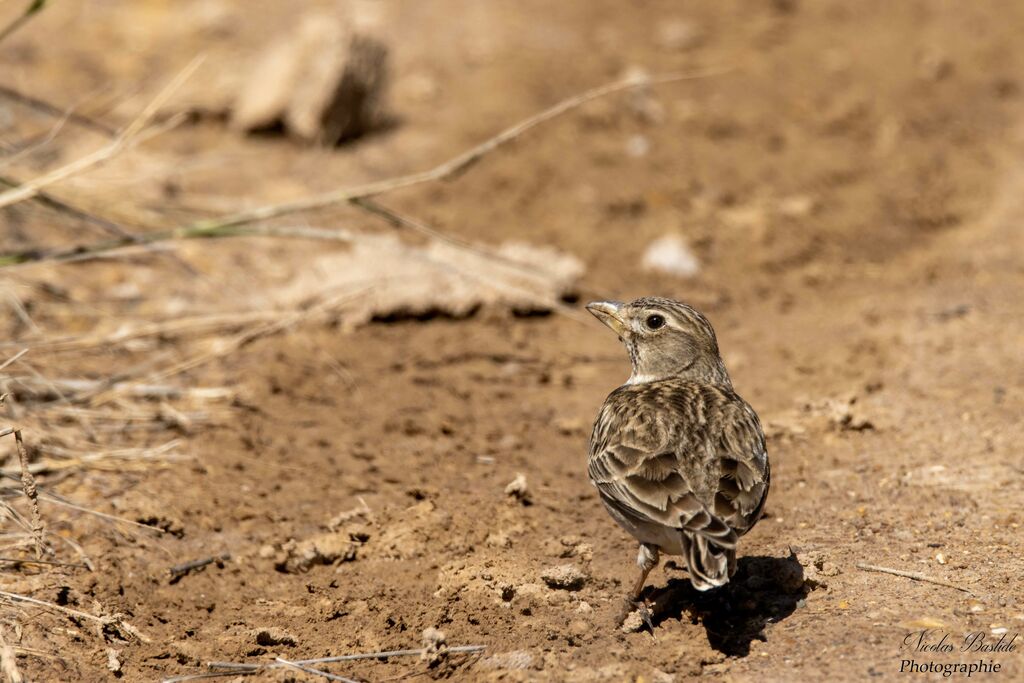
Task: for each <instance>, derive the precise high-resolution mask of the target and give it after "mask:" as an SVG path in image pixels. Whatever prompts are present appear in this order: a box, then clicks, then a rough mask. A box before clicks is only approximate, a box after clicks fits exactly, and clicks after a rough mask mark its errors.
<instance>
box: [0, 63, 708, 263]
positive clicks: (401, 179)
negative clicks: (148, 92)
mask: <svg viewBox="0 0 1024 683" xmlns="http://www.w3.org/2000/svg"><path fill="white" fill-rule="evenodd" d="M725 71H726V69H717V70H707V71H702V72H693V73H686V74H669V75H663V76H635V77H630V78H626V79H624V80H621V81H616V82H614V83H609V84H606V85H603V86H599V87H597V88H592V89H591V90H587V91H585V92H582V93H579V94H577V95H574V96H572V97H569V98H567V99H565V100H562V101H561V102H559V103H558V104H556V105H554V106H552V107H550V108H548V109H545V110H544V111H542V112H540V113H538V114H534V115H533V116H530V117H529V118H527V119H524V120H523V121H521V122H519V123H517V124H516V125H514V126H512V127H510V128H507V129H505V130H504V131H502V132H501V133H499V134H497V135H495V136H493V137H491V138H489V139H487V140H485V141H483V142H482V143H480V144H479V145H477V146H476V147H473V148H472V149H469V150H467V151H465V152H463V153H462V154H460V155H458V156H456V157H454V158H452V159H449V160H448V161H445V162H443V163H441V164H439V165H437V166H435V167H433V168H431V169H428V170H426V171H420V172H418V173H411V174H408V175H404V176H398V177H395V178H388V179H385V180H379V181H375V182H371V183H366V184H363V185H356V186H354V187H347V188H342V189H339V190H334V191H331V192H326V193H323V194H319V195H315V196H313V197H307V198H305V199H299V200H296V201H292V202H284V203H281V204H270V205H266V206H262V207H257V208H255V209H251V210H248V211H243V212H240V213H236V214H232V215H229V216H227V217H224V218H219V219H212V220H204V221H199V222H197V223H194V224H192V225H188V226H185V227H181V228H174V229H170V230H163V231H158V232H153V233H146V234H142V235H137V236H133V237H132V238H131V239H127V238H121V239H112V240H108V241H105V242H100V243H96V244H91V245H76V246H74V247H71V248H68V249H60V250H54V251H48V252H41V251H39V250H26V251H21V252H10V253H6V254H0V268H4V267H10V266H14V265H19V264H26V263H38V262H41V261H63V262H68V261H74V260H80V259H81V258H82V257H83V256H84V257H88V258H96V257H97V256H99V255H101V254H105V253H107V252H111V251H115V250H118V249H122V248H124V247H130V246H134V245H139V244H153V243H155V242H164V241H168V240H185V239H209V238H216V237H238V236H249V235H268V236H275V237H278V236H297V237H315V238H317V239H322V238H330V239H338V238H339V237H340V238H341V239H349V237H348V236H345V235H347V233H341V234H339V233H332V232H329V231H308V230H307V231H304V232H305V234H301V233H302V232H303V231H299V230H297V229H295V228H292V229H288V230H287V231H282V229H280V228H263V229H256V228H251V227H244V226H247V225H249V224H251V223H257V222H259V221H263V220H267V219H269V218H277V217H280V216H286V215H290V214H294V213H299V212H302V211H310V210H313V209H320V208H325V207H330V206H336V205H339V204H344V203H348V202H355V201H356V200H359V199H365V198H368V197H373V196H376V195H379V194H382V193H385V192H390V191H392V190H397V189H400V188H405V187H412V186H414V185H421V184H423V183H428V182H432V181H440V180H448V179H450V178H453V177H455V176H457V175H459V174H460V173H462V172H463V171H465V170H466V169H468V168H469V167H470V166H472V165H473V164H474V163H476V162H477V161H479V160H480V159H481V158H483V157H484V156H486V155H487V154H489V153H490V152H493V151H494V150H495V149H497V148H499V147H501V146H503V145H505V144H507V143H509V142H511V141H512V140H515V139H516V138H518V137H519V136H521V135H522V134H523V133H525V132H527V131H528V130H530V129H532V128H534V127H536V126H538V125H540V124H542V123H545V122H547V121H550V120H551V119H553V118H555V117H557V116H560V115H561V114H564V113H565V112H567V111H570V110H572V109H575V108H577V107H579V106H581V105H583V104H585V103H587V102H590V101H592V100H595V99H598V98H601V97H605V96H607V95H610V94H613V93H617V92H622V91H624V90H632V89H635V88H640V87H645V86H653V85H659V84H663V83H673V82H677V81H683V80H691V79H696V78H706V77H708V76H714V75H718V74H721V73H725ZM112 144H113V143H112ZM4 196H5V194H0V206H3V205H4V204H3V201H4Z"/></svg>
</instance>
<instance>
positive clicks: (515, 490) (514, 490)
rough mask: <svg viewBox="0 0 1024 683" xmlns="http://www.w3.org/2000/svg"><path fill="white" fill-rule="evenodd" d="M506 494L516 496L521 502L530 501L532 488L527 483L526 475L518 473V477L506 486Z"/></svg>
mask: <svg viewBox="0 0 1024 683" xmlns="http://www.w3.org/2000/svg"><path fill="white" fill-rule="evenodd" d="M505 495H507V496H511V497H512V498H515V499H516V500H518V501H519V502H520V503H524V504H526V503H529V502H530V489H529V486H527V484H526V477H525V476H524V475H523V474H522V473H516V478H515V479H513V480H512V481H510V482H509V483H508V486H506V487H505Z"/></svg>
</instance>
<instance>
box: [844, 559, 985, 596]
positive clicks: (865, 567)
mask: <svg viewBox="0 0 1024 683" xmlns="http://www.w3.org/2000/svg"><path fill="white" fill-rule="evenodd" d="M857 569H860V570H862V571H866V572H881V573H882V574H892V575H893V576H902V577H903V578H906V579H913V580H914V581H923V582H925V583H934V584H935V585H936V586H945V587H946V588H955V589H956V590H958V591H963V592H964V593H970V592H971V591H970V590H969V589H967V588H964V587H963V586H958V585H956V584H955V583H950V582H949V581H943V580H942V579H933V578H932V577H930V576H926V575H925V574H922V573H920V572H908V571H904V570H902V569H890V568H889V567H879V566H877V565H873V564H864V563H863V562H858V563H857Z"/></svg>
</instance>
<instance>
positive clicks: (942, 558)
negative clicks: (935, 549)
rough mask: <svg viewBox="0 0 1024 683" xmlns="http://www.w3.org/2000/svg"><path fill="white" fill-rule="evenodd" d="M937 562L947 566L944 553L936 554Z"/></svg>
mask: <svg viewBox="0 0 1024 683" xmlns="http://www.w3.org/2000/svg"><path fill="white" fill-rule="evenodd" d="M935 561H936V562H938V563H939V564H946V556H945V555H943V554H942V553H935Z"/></svg>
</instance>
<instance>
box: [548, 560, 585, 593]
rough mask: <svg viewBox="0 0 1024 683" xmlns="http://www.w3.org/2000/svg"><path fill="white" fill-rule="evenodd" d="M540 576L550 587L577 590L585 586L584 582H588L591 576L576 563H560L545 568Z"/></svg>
mask: <svg viewBox="0 0 1024 683" xmlns="http://www.w3.org/2000/svg"><path fill="white" fill-rule="evenodd" d="M540 578H542V579H543V580H544V583H546V584H547V585H548V586H549V587H550V588H556V589H559V590H567V591H575V590H579V589H580V588H583V584H585V583H586V582H587V579H589V578H590V576H589V575H587V573H586V572H585V571H583V570H582V569H580V568H579V567H577V566H576V565H572V564H560V565H558V566H556V567H549V568H547V569H545V570H544V571H543V572H541V575H540Z"/></svg>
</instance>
